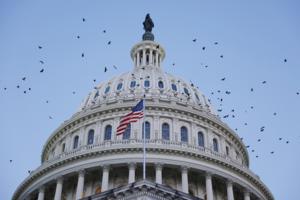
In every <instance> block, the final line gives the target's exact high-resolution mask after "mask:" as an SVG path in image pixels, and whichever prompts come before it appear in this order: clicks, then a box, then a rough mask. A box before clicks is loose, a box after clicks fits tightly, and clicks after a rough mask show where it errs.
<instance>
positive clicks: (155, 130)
mask: <svg viewBox="0 0 300 200" xmlns="http://www.w3.org/2000/svg"><path fill="white" fill-rule="evenodd" d="M160 129H161V127H160V125H159V117H158V116H156V115H155V116H154V117H153V131H150V134H154V135H151V136H150V138H155V139H156V140H157V139H161V132H159V130H160Z"/></svg>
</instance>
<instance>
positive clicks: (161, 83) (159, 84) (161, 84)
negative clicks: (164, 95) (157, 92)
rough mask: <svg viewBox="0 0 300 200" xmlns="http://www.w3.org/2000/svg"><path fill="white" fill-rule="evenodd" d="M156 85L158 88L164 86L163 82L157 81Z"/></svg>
mask: <svg viewBox="0 0 300 200" xmlns="http://www.w3.org/2000/svg"><path fill="white" fill-rule="evenodd" d="M158 87H159V88H160V89H163V88H164V82H162V81H158Z"/></svg>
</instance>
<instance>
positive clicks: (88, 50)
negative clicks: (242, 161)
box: [0, 0, 300, 200]
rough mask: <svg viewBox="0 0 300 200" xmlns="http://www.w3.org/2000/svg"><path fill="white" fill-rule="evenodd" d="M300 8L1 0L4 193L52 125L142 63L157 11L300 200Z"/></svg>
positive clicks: (281, 185)
mask: <svg viewBox="0 0 300 200" xmlns="http://www.w3.org/2000/svg"><path fill="white" fill-rule="evenodd" d="M299 9H300V3H299V1H297V0H295V1H292V0H290V1H289V0H280V1H279V0H278V1H276V0H272V1H271V0H264V1H261V0H252V1H214V0H211V1H200V0H198V1H196V0H195V1H182V0H178V1H167V0H165V1H158V0H153V1H144V0H136V1H116V0H109V1H104V0H103V1H99V0H98V1H96V0H89V1H84V0H80V1H79V0H77V1H70V0H66V1H59V0H52V1H41V0H26V1H21V0H19V1H17V0H0V123H1V124H0V135H1V145H0V156H1V161H0V162H1V164H0V177H1V180H0V199H10V198H11V196H12V193H13V192H14V190H15V189H16V187H17V186H18V185H19V184H20V183H21V182H22V181H23V180H24V178H25V177H27V176H28V172H27V171H28V170H33V169H35V168H37V167H38V166H39V165H40V156H41V150H42V147H43V145H44V142H45V141H46V139H47V138H48V136H49V135H50V134H51V133H52V132H53V131H54V130H55V129H56V128H57V127H58V126H59V125H60V124H61V123H62V122H63V121H64V120H67V119H69V118H70V116H71V115H72V114H73V113H74V112H76V111H77V110H78V107H79V105H80V103H81V101H82V100H83V99H84V97H85V96H86V95H87V94H88V93H89V92H90V91H91V90H92V88H93V87H94V85H95V84H96V83H99V82H101V81H105V80H108V79H109V78H111V77H112V76H115V75H118V74H120V73H123V72H126V71H129V70H131V69H132V61H131V59H130V56H129V51H130V49H131V47H132V46H133V45H134V44H135V43H137V42H139V41H140V40H141V36H142V33H143V28H142V22H143V20H144V17H145V14H146V13H148V12H149V13H150V14H151V17H152V19H153V21H154V24H155V27H154V29H153V32H154V34H155V40H156V41H157V42H159V43H160V44H161V45H162V46H164V48H165V50H166V59H165V61H164V64H163V66H164V70H165V71H167V72H169V73H172V74H175V75H180V76H181V77H183V78H184V79H185V80H187V81H188V82H189V81H190V80H191V81H192V82H193V83H194V84H195V85H197V86H199V88H200V90H201V91H202V92H203V93H204V94H205V95H206V96H207V97H208V98H210V99H211V101H212V103H213V105H214V107H215V109H216V110H217V109H222V112H220V113H219V115H220V116H221V117H222V118H223V116H225V115H227V114H230V117H228V118H224V119H223V121H225V122H226V123H227V124H228V125H229V126H230V127H232V129H235V128H237V133H238V134H239V135H240V136H241V137H243V140H244V142H245V144H246V145H250V148H249V149H248V150H249V155H250V168H251V170H253V171H254V172H255V173H256V174H258V175H259V176H260V178H261V180H263V181H264V183H265V184H266V185H267V186H268V187H269V188H270V190H271V191H272V193H273V194H274V196H275V198H276V199H288V200H298V199H299V189H300V186H299V179H300V173H299V171H298V170H299V169H300V156H299V152H300V150H299V144H300V123H299V117H298V116H299V112H300V95H297V92H300V84H299V83H300V79H299V77H300V60H299V52H300V39H299V35H300V26H299V19H300V12H299ZM83 17H84V18H85V19H86V21H85V22H83V21H82V18H83ZM103 30H106V33H103ZM78 35H79V36H80V38H79V39H77V36H78ZM194 38H197V41H196V42H193V41H192V40H193V39H194ZM108 41H111V45H107V42H108ZM214 42H218V45H215V44H214ZM39 45H40V46H42V47H43V48H42V49H38V46H39ZM203 46H205V47H206V49H205V50H202V47H203ZM82 53H84V54H85V57H84V58H82V57H81V54H82ZM221 55H223V58H221V57H220V56H221ZM284 59H287V62H284ZM40 60H42V61H43V62H44V64H41V63H40V62H39V61H40ZM173 63H174V64H175V65H174V66H173ZM113 65H115V66H117V67H118V68H117V70H116V69H114V68H113V67H112V66H113ZM206 65H207V66H208V67H205V66H206ZM105 66H106V67H107V68H108V72H106V73H103V70H104V67H105ZM41 69H44V72H43V73H40V70H41ZM22 77H26V80H25V81H23V80H22ZM223 77H226V79H225V81H221V79H222V78H223ZM94 79H96V80H97V81H96V83H95V82H94V81H93V80H94ZM263 81H266V83H265V84H262V82H263ZM18 85H19V87H20V88H17V86H18ZM4 88H7V89H6V90H5V89H4ZM29 88H31V90H29ZM251 88H253V92H251ZM218 90H220V93H218V92H217V91H218ZM24 91H26V94H24ZM225 91H230V92H231V93H230V94H229V95H227V94H225ZM73 92H75V94H73ZM212 92H213V94H212ZM218 98H222V99H223V101H222V102H220V100H219V99H218ZM46 101H48V103H46ZM220 103H222V105H220ZM251 106H253V107H252V108H251ZM232 109H234V113H233V112H231V110H232ZM275 112H276V115H274V113H275ZM232 114H234V115H235V118H232ZM49 116H51V117H52V119H49ZM245 123H247V125H245ZM262 126H265V129H264V131H263V132H260V128H261V127H262ZM279 138H282V140H279ZM259 139H260V140H261V141H260V142H258V140H259ZM287 141H289V143H288V144H287ZM252 150H254V152H252ZM271 151H274V154H271V153H270V152H271ZM256 156H258V158H256ZM10 160H12V162H10Z"/></svg>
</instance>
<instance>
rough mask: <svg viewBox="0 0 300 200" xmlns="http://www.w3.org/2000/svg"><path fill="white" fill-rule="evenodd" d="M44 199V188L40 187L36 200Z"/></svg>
mask: <svg viewBox="0 0 300 200" xmlns="http://www.w3.org/2000/svg"><path fill="white" fill-rule="evenodd" d="M44 197H45V187H44V186H42V187H40V189H39V196H38V200H44Z"/></svg>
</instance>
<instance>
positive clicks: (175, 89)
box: [172, 83, 177, 92]
mask: <svg viewBox="0 0 300 200" xmlns="http://www.w3.org/2000/svg"><path fill="white" fill-rule="evenodd" d="M172 90H173V91H175V92H176V91H177V86H176V85H175V84H174V83H172Z"/></svg>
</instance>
